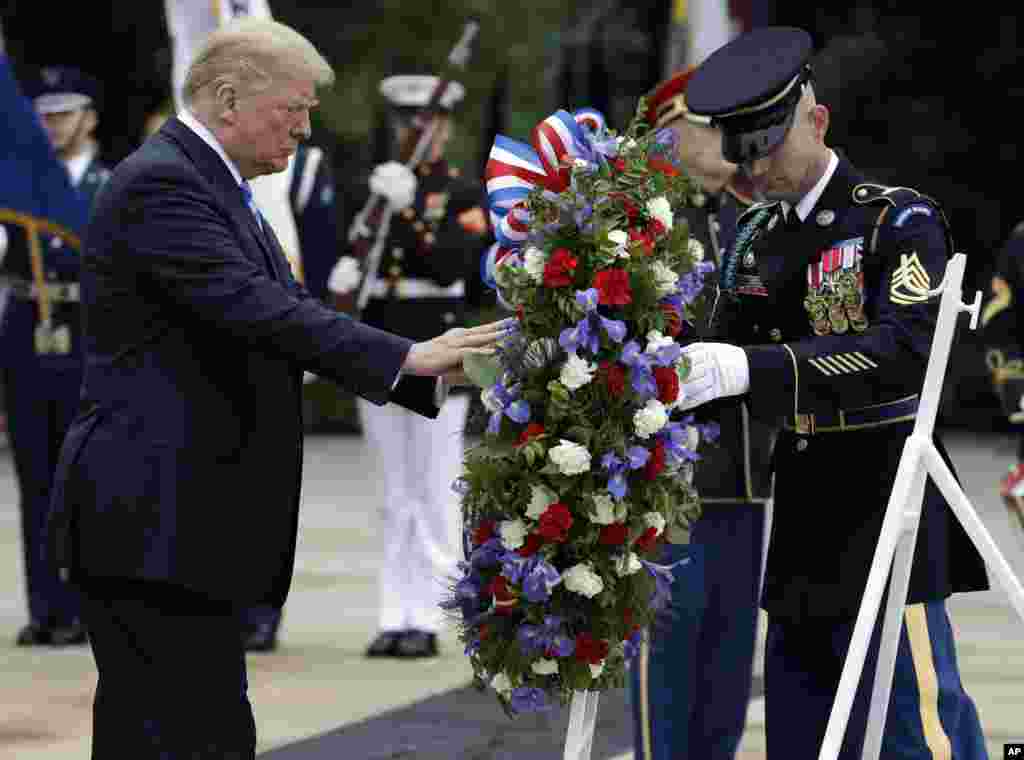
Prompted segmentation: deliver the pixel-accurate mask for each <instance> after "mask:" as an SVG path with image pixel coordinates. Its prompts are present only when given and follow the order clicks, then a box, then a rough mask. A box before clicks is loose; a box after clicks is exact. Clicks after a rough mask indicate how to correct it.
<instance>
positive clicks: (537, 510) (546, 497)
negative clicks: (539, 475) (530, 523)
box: [526, 483, 558, 520]
mask: <svg viewBox="0 0 1024 760" xmlns="http://www.w3.org/2000/svg"><path fill="white" fill-rule="evenodd" d="M557 501H558V494H556V493H555V492H554V491H552V490H551V489H550V488H548V487H547V486H545V485H541V484H539V483H535V484H534V485H533V486H532V487H531V491H530V505H529V506H528V507H527V508H526V516H527V517H529V518H530V519H531V520H539V519H540V516H541V515H542V514H544V512H545V511H546V510H547V508H548V507H550V506H551V505H552V504H554V503H555V502H557Z"/></svg>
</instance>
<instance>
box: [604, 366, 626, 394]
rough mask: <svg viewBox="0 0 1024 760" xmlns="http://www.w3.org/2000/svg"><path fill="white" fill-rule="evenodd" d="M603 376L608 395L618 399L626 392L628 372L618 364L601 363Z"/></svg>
mask: <svg viewBox="0 0 1024 760" xmlns="http://www.w3.org/2000/svg"><path fill="white" fill-rule="evenodd" d="M601 374H602V376H603V377H604V384H605V385H606V386H607V387H608V393H610V394H611V395H612V396H614V397H616V398H618V397H619V396H621V395H622V394H623V393H625V392H626V370H625V368H624V367H623V366H622V365H621V364H619V363H618V362H609V361H604V362H601Z"/></svg>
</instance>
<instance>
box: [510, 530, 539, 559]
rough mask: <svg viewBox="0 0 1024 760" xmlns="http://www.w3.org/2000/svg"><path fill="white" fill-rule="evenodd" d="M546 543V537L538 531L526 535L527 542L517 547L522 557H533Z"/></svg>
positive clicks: (517, 551)
mask: <svg viewBox="0 0 1024 760" xmlns="http://www.w3.org/2000/svg"><path fill="white" fill-rule="evenodd" d="M543 545H544V537H543V536H542V535H540V533H537V532H536V531H535V532H533V533H531V534H530V535H528V536H527V537H526V543H524V544H523V545H522V546H520V547H519V548H518V549H516V554H518V555H519V556H520V557H532V556H533V555H534V554H536V553H537V552H538V551H540V547H542V546H543Z"/></svg>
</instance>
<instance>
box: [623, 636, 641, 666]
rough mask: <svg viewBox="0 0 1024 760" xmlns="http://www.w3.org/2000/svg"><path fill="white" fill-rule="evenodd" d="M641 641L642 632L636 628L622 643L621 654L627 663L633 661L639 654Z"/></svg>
mask: <svg viewBox="0 0 1024 760" xmlns="http://www.w3.org/2000/svg"><path fill="white" fill-rule="evenodd" d="M643 640H644V632H643V631H642V630H640V629H639V628H637V629H636V630H635V631H633V633H632V635H631V636H630V637H629V638H628V639H626V641H625V642H624V643H623V645H622V654H623V655H625V657H626V661H627V662H628V661H630V660H633V659H635V658H636V656H637V655H639V654H640V646H641V644H642V643H643Z"/></svg>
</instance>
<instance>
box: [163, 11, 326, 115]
mask: <svg viewBox="0 0 1024 760" xmlns="http://www.w3.org/2000/svg"><path fill="white" fill-rule="evenodd" d="M282 75H283V76H293V77H303V78H305V77H308V78H310V79H312V80H313V81H314V82H316V84H317V85H319V86H321V87H323V86H329V85H331V84H333V83H334V70H333V69H332V68H331V65H330V64H329V63H327V61H326V60H325V59H324V57H323V56H322V55H321V54H320V53H319V52H318V51H317V49H316V48H315V47H314V46H313V43H311V42H310V41H309V40H307V39H306V38H305V37H303V36H302V35H301V34H299V33H298V32H297V31H295V30H294V29H292V28H291V27H289V26H285V25H284V24H281V23H278V22H277V21H271V20H270V19H258V18H241V19H236V20H234V21H231V22H229V23H228V24H225V25H224V26H222V27H221V28H220V29H217V30H215V31H214V32H213V33H212V34H211V35H210V36H209V37H208V38H207V39H206V41H205V42H204V43H203V45H202V47H200V49H199V51H198V52H197V53H196V55H195V57H194V58H193V59H192V62H191V63H190V64H189V67H188V73H187V74H186V75H185V85H184V88H183V90H182V97H183V99H184V101H185V103H187V104H191V103H192V102H193V101H194V100H195V97H196V95H197V94H198V93H199V91H200V90H202V89H203V88H205V87H208V86H212V89H213V90H214V91H216V89H217V87H219V86H220V85H221V84H232V85H235V86H236V87H246V88H249V89H252V90H255V89H263V88H266V87H269V86H270V83H271V82H272V81H273V79H274V78H275V76H282Z"/></svg>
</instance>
